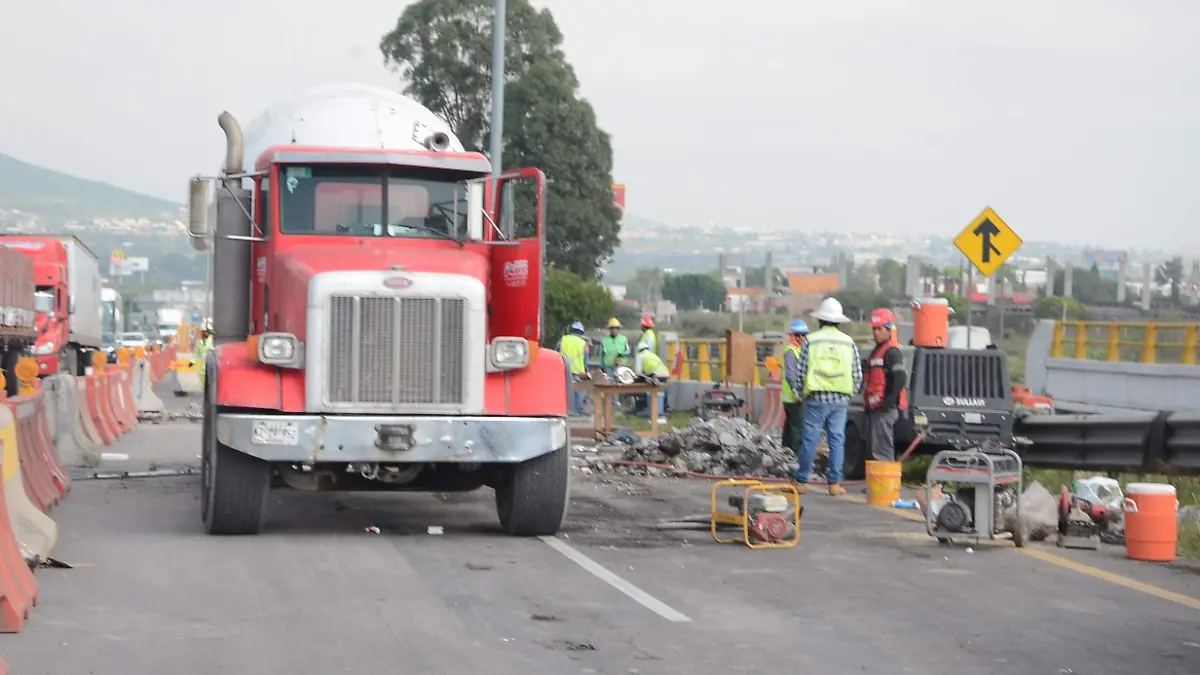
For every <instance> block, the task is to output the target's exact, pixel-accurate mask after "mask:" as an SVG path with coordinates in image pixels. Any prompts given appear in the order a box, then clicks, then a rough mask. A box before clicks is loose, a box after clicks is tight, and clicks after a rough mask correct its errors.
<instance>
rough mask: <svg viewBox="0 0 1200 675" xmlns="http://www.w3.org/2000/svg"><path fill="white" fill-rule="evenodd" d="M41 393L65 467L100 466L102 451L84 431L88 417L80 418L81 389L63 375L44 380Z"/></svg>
mask: <svg viewBox="0 0 1200 675" xmlns="http://www.w3.org/2000/svg"><path fill="white" fill-rule="evenodd" d="M42 389H43V391H44V392H45V394H44V396H45V397H46V417H47V421H48V422H49V423H50V434H51V436H52V437H53V440H54V447H55V448H56V449H57V450H58V456H59V457H60V458H62V461H63V463H64V464H66V465H67V466H87V467H96V466H99V465H100V450H99V448H97V446H96V444H95V443H93V442H92V441H91V439H90V438H89V437H88V435H87V433H85V431H84V429H83V418H84V417H86V414H82V415H81V414H80V409H79V403H80V402H79V396H80V393H79V392H80V387H79V385H78V384H77V383H76V381H75V378H73V377H71V376H70V375H66V374H61V373H60V374H58V375H51V376H50V377H47V378H45V379H44V380H42Z"/></svg>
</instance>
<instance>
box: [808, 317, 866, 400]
mask: <svg viewBox="0 0 1200 675" xmlns="http://www.w3.org/2000/svg"><path fill="white" fill-rule="evenodd" d="M805 370H806V372H805V374H804V395H805V396H808V395H809V394H810V393H812V392H814V391H826V392H830V393H834V394H845V395H847V396H853V395H854V338H852V337H850V336H849V335H846V334H845V333H843V332H841V331H840V330H838V329H837V328H835V327H833V326H826V327H825V328H822V329H821V330H818V331H817V332H815V333H811V334H809V336H808V361H807V367H806V368H805Z"/></svg>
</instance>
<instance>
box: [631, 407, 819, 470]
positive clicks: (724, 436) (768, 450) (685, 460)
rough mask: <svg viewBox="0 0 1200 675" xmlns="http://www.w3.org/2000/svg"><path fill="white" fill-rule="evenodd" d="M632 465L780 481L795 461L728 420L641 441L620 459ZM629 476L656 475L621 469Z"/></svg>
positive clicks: (742, 423)
mask: <svg viewBox="0 0 1200 675" xmlns="http://www.w3.org/2000/svg"><path fill="white" fill-rule="evenodd" d="M622 459H623V460H626V461H634V462H652V463H655V464H667V465H670V466H671V467H673V469H674V471H676V472H679V473H682V472H684V471H691V472H695V473H704V474H713V475H723V476H724V475H737V476H763V477H775V478H786V477H788V476H790V475H792V473H793V472H795V470H796V456H795V454H793V453H792V452H791V451H790V450H787V449H785V448H784V447H783V446H782V445H781V444H780V443H779V441H778V440H777V439H775V438H773V437H771V436H770V435H768V434H765V433H763V432H762V431H760V430H759V429H758V427H756V426H754V425H753V424H752V423H750V422H748V421H746V420H744V419H740V418H734V417H717V418H714V419H711V420H708V421H704V420H701V419H700V418H694V419H693V420H692V421H691V423H689V424H688V425H687V426H686V427H683V428H682V429H675V430H673V431H670V432H667V433H664V434H662V435H660V436H659V437H658V438H656V439H655V438H648V439H642V440H640V441H639V442H638V443H636V444H634V445H632V446H629V447H627V448H626V449H625V451H624V452H623V453H622ZM623 468H626V469H630V472H631V473H650V474H657V473H660V472H662V470H661V469H660V470H659V471H653V470H651V471H646V470H645V469H644V468H643V469H642V470H641V471H638V468H639V467H623Z"/></svg>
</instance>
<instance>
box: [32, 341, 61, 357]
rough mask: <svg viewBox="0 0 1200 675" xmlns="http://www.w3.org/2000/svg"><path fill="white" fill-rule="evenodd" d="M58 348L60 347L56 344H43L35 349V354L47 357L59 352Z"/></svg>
mask: <svg viewBox="0 0 1200 675" xmlns="http://www.w3.org/2000/svg"><path fill="white" fill-rule="evenodd" d="M57 347H58V345H56V344H54V343H53V342H43V343H42V344H40V345H38V346H36V347H34V348H33V353H34V354H36V355H37V356H45V355H47V354H53V353H54V352H56V351H58V350H57Z"/></svg>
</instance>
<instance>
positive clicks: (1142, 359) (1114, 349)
mask: <svg viewBox="0 0 1200 675" xmlns="http://www.w3.org/2000/svg"><path fill="white" fill-rule="evenodd" d="M1198 338H1200V324H1198V323H1121V322H1114V323H1107V322H1096V321H1066V322H1063V321H1056V322H1055V323H1054V336H1053V338H1052V340H1051V343H1050V356H1051V357H1053V358H1057V359H1062V358H1067V359H1086V360H1091V361H1114V362H1118V361H1120V362H1127V363H1178V364H1183V365H1189V366H1194V365H1196V364H1197V363H1198V362H1200V360H1198V359H1197V347H1198V346H1200V345H1198V343H1197V339H1198Z"/></svg>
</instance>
